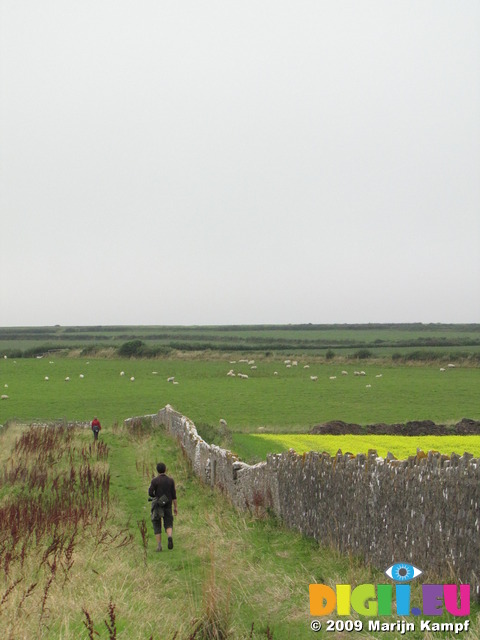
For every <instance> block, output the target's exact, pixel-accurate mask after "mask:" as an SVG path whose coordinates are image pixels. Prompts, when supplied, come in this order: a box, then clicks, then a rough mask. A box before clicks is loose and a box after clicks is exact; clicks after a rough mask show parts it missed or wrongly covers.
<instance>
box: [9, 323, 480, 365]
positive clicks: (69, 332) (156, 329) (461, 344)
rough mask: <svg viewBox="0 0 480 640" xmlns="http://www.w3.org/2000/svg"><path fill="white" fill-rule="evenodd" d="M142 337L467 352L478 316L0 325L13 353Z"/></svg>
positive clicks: (341, 351) (190, 344)
mask: <svg viewBox="0 0 480 640" xmlns="http://www.w3.org/2000/svg"><path fill="white" fill-rule="evenodd" d="M133 340H141V341H142V342H143V343H144V346H143V348H142V349H140V351H141V352H142V353H143V355H147V354H148V355H154V354H155V353H157V354H158V353H159V354H161V355H166V354H168V353H175V352H178V351H182V352H192V351H195V352H198V351H201V352H205V351H212V352H214V353H225V352H226V353H247V352H248V353H254V352H255V353H263V354H265V353H270V354H275V353H281V354H286V355H288V354H297V355H302V354H303V355H305V354H309V355H311V356H313V355H317V356H320V357H325V356H328V357H330V358H331V357H334V356H335V357H339V358H347V359H348V358H355V357H357V356H358V355H359V354H361V355H362V357H363V356H365V352H366V351H367V352H368V353H369V354H370V355H371V356H372V357H386V358H389V359H392V358H393V359H396V358H414V359H415V360H418V359H423V360H425V359H427V360H432V359H447V358H452V359H455V360H471V361H473V362H475V363H477V364H478V361H479V357H480V325H479V324H463V325H462V324H453V325H452V324H422V323H412V324H359V325H342V324H337V325H321V324H316V325H314V324H302V325H238V326H193V327H188V326H185V327H182V326H110V327H61V326H55V327H3V328H2V327H0V353H1V352H4V353H7V355H11V356H12V357H20V355H22V354H27V355H32V354H36V353H42V352H45V351H47V350H49V349H66V350H71V349H79V350H80V351H84V353H85V355H87V352H88V354H91V353H93V352H96V351H98V350H101V349H113V350H118V349H120V348H121V347H122V345H124V344H125V343H126V342H128V341H133Z"/></svg>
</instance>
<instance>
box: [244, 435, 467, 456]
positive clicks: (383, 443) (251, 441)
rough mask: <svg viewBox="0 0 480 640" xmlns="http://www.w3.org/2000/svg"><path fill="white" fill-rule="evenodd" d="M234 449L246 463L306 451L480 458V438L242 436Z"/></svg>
mask: <svg viewBox="0 0 480 640" xmlns="http://www.w3.org/2000/svg"><path fill="white" fill-rule="evenodd" d="M232 438H233V447H232V448H233V449H234V451H235V453H236V454H237V455H238V456H239V457H240V458H241V459H242V460H244V461H246V462H250V463H252V462H259V461H261V460H265V459H266V457H267V455H268V454H269V453H282V452H283V451H288V450H289V449H294V450H295V451H296V452H297V453H299V454H302V453H304V452H306V451H320V452H322V451H326V452H327V453H329V454H330V455H335V454H336V453H337V451H338V450H339V449H340V450H341V451H342V452H343V453H347V452H350V453H353V454H354V455H357V454H359V453H364V454H366V453H367V452H368V451H369V450H370V449H375V450H376V451H377V452H378V455H379V456H382V457H385V456H386V455H387V453H388V452H389V451H390V452H391V453H393V455H394V456H395V457H396V458H398V459H399V460H405V459H406V458H408V457H409V456H414V455H416V453H417V448H418V449H421V450H422V451H424V452H428V451H439V452H440V453H443V454H446V455H450V454H451V453H457V454H459V455H462V454H463V453H464V452H465V451H466V452H468V453H472V454H473V455H474V456H475V457H480V436H413V437H412V436H375V435H364V436H358V435H342V436H333V435H321V436H320V435H301V434H294V435H287V434H240V433H235V434H233V436H232Z"/></svg>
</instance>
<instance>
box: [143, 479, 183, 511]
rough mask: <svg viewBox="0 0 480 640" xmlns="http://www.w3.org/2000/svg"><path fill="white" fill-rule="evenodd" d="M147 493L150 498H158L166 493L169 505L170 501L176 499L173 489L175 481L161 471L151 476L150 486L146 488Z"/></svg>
mask: <svg viewBox="0 0 480 640" xmlns="http://www.w3.org/2000/svg"><path fill="white" fill-rule="evenodd" d="M148 495H149V496H150V497H151V498H160V497H161V496H163V495H166V496H167V498H168V500H169V503H168V504H169V505H170V506H171V504H172V501H173V500H176V499H177V493H176V491H175V481H174V479H173V478H170V476H167V475H165V474H164V473H161V474H160V475H158V476H156V477H155V478H153V480H152V482H151V484H150V487H149V488H148Z"/></svg>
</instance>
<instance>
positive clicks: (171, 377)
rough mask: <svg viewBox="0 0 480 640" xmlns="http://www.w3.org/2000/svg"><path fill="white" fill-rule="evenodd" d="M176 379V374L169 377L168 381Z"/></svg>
mask: <svg viewBox="0 0 480 640" xmlns="http://www.w3.org/2000/svg"><path fill="white" fill-rule="evenodd" d="M174 380H175V376H170V378H167V382H173V381H174Z"/></svg>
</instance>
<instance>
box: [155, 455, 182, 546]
mask: <svg viewBox="0 0 480 640" xmlns="http://www.w3.org/2000/svg"><path fill="white" fill-rule="evenodd" d="M157 471H158V476H155V478H153V480H152V482H151V484H150V487H149V488H148V495H149V496H150V498H152V510H151V518H152V525H153V532H154V534H155V538H156V540H157V548H156V549H155V551H161V550H162V520H163V527H164V529H165V532H166V534H167V537H168V548H169V549H173V537H172V531H173V514H172V505H173V512H174V514H175V516H176V515H177V493H176V491H175V481H174V480H173V478H170V476H167V474H166V471H167V467H166V465H165V463H164V462H159V463H158V464H157Z"/></svg>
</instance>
